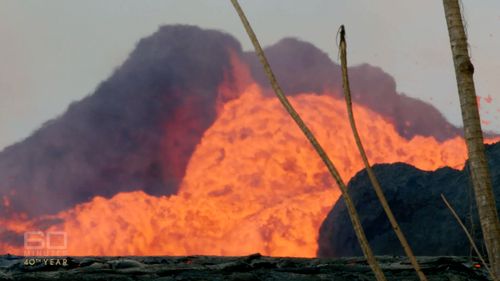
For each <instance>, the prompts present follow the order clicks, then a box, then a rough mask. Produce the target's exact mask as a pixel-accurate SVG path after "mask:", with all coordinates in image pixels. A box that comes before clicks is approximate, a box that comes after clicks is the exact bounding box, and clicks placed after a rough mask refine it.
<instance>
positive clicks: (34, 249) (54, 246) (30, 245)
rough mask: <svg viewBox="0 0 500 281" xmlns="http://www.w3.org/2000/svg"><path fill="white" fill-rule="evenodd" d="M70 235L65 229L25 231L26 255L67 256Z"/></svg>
mask: <svg viewBox="0 0 500 281" xmlns="http://www.w3.org/2000/svg"><path fill="white" fill-rule="evenodd" d="M67 252H68V235H67V234H66V232H65V231H48V232H45V233H44V232H43V231H28V232H25V233H24V256H25V257H26V256H66V255H67Z"/></svg>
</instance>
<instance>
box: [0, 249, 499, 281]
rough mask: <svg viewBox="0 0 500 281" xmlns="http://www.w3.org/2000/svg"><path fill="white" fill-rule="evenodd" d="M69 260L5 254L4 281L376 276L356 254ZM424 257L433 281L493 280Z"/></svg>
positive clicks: (398, 273) (409, 274)
mask: <svg viewBox="0 0 500 281" xmlns="http://www.w3.org/2000/svg"><path fill="white" fill-rule="evenodd" d="M46 259H47V258H46ZM64 259H65V260H62V259H61V258H60V259H59V260H57V259H55V260H52V261H50V259H48V260H43V258H42V260H41V261H37V260H32V259H31V258H25V257H21V256H11V255H4V256H0V280H40V281H43V280H157V281H160V280H161V281H167V280H287V281H291V280H336V281H347V280H366V281H368V280H375V278H374V277H373V274H372V272H371V270H370V268H369V266H368V265H367V263H366V261H365V260H364V259H363V258H356V257H355V258H343V259H327V258H312V259H309V258H279V257H265V256H261V255H260V254H253V255H250V256H243V257H216V256H183V257H167V256H164V257H161V256H159V257H67V258H64ZM378 260H379V262H380V263H381V267H382V269H383V270H384V273H385V275H386V277H387V279H388V280H398V281H404V280H418V279H417V277H416V275H415V274H414V271H413V269H412V268H411V266H410V264H409V262H408V261H407V260H406V259H405V258H400V257H387V256H384V257H379V258H378ZM419 262H420V264H421V265H422V269H423V271H424V272H425V274H426V275H427V276H428V278H429V280H431V281H448V280H449V281H462V280H463V281H465V280H489V279H488V278H487V272H486V271H485V269H484V268H483V267H479V266H478V263H477V262H476V261H473V260H471V259H469V258H467V257H420V258H419ZM51 263H52V265H51ZM64 263H65V264H66V265H63V264H64ZM30 264H31V265H30Z"/></svg>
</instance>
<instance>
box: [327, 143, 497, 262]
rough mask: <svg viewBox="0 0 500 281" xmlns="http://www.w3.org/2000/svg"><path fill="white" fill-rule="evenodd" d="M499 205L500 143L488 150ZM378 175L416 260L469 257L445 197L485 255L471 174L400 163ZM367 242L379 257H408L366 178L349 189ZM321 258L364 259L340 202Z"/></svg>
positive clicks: (358, 178) (363, 175) (330, 220)
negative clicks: (427, 257)
mask: <svg viewBox="0 0 500 281" xmlns="http://www.w3.org/2000/svg"><path fill="white" fill-rule="evenodd" d="M487 153H488V156H489V164H490V168H491V172H492V178H493V185H494V188H495V193H496V200H497V202H500V143H497V144H495V145H491V146H488V147H487ZM374 170H375V173H376V175H377V177H378V179H379V181H380V183H381V185H382V188H383V189H384V193H385V195H386V197H387V200H388V202H389V205H390V206H391V208H392V210H393V212H394V215H395V217H396V219H397V220H398V222H399V223H400V226H401V229H402V230H403V232H404V233H405V235H406V237H407V239H408V241H409V243H410V245H411V246H412V248H413V251H414V252H415V254H416V255H469V253H470V247H469V242H468V240H467V237H466V236H465V234H464V232H463V230H462V229H461V228H460V226H459V225H458V223H457V222H456V220H455V219H454V218H453V216H452V214H451V213H450V211H449V210H448V209H447V207H446V206H445V205H444V203H443V201H442V199H441V197H440V194H441V193H442V194H444V195H445V196H446V198H447V199H448V201H450V203H451V204H452V206H453V207H454V208H455V210H456V211H457V213H458V214H459V216H460V218H461V220H462V221H463V222H464V223H465V224H466V226H467V227H468V228H469V230H471V229H472V230H473V235H474V237H475V239H476V243H477V244H478V247H479V248H480V249H484V247H483V245H482V244H481V242H480V240H481V239H480V238H481V235H482V234H481V227H480V225H479V221H478V217H477V210H476V207H475V199H474V195H473V190H472V185H471V183H470V182H469V177H468V170H467V169H464V170H463V171H457V170H453V169H451V168H442V169H439V170H436V171H434V172H424V171H421V170H418V169H416V168H415V167H413V166H410V165H407V164H402V163H397V164H390V165H376V166H375V167H374ZM348 187H349V194H350V195H351V196H352V198H353V200H354V202H355V204H356V208H357V210H358V212H359V215H360V218H361V221H362V225H363V227H364V229H365V232H366V236H367V238H368V240H369V242H370V245H371V246H372V248H373V251H374V252H375V254H377V255H404V252H403V249H402V248H401V246H400V244H399V241H398V239H397V237H396V235H395V234H394V232H393V231H392V228H391V226H390V224H389V221H388V220H387V218H386V215H385V213H384V212H383V210H382V207H380V204H379V202H378V200H377V198H376V195H375V192H374V191H373V189H372V187H371V183H370V181H369V179H368V176H367V174H366V172H365V171H364V170H363V171H362V172H360V173H358V174H357V175H356V176H355V177H354V178H353V179H352V180H351V181H350V183H349V186H348ZM318 243H319V250H318V255H319V256H321V257H334V256H335V257H342V256H355V255H361V254H362V253H361V250H360V248H359V246H358V242H357V239H356V236H355V234H354V231H353V228H352V225H351V222H350V220H349V217H348V214H347V210H346V207H345V203H344V200H342V199H340V200H339V201H338V202H337V203H336V205H335V206H334V208H333V209H332V210H331V211H330V213H329V214H328V217H327V218H326V219H325V221H324V222H323V224H322V226H321V229H320V235H319V241H318Z"/></svg>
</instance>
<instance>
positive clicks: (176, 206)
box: [0, 84, 466, 257]
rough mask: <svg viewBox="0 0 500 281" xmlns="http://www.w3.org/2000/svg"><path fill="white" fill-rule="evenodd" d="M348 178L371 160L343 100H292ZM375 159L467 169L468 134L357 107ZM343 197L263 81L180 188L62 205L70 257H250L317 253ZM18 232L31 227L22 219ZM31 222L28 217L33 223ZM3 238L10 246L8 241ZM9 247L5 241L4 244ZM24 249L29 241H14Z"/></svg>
mask: <svg viewBox="0 0 500 281" xmlns="http://www.w3.org/2000/svg"><path fill="white" fill-rule="evenodd" d="M290 100H291V102H292V104H293V105H294V106H295V107H296V109H297V111H298V112H299V114H301V115H302V117H303V118H304V120H305V122H306V123H307V124H308V125H309V127H310V128H311V129H312V131H313V132H314V133H315V134H316V136H317V138H318V140H319V141H320V143H321V144H322V145H323V147H324V148H325V149H326V151H327V152H328V153H329V156H330V157H331V159H332V160H333V162H334V163H335V164H336V165H337V168H338V169H339V171H340V173H341V175H342V177H343V178H344V180H345V181H346V182H347V181H348V180H349V179H350V178H351V177H353V176H354V175H355V174H356V173H357V172H358V171H360V170H361V169H362V168H363V166H362V162H361V160H360V157H359V154H358V151H357V149H356V147H355V144H354V140H353V138H352V135H351V131H350V127H349V123H348V121H347V115H346V110H345V104H344V101H343V100H337V99H335V98H333V97H332V95H317V94H314V93H304V94H301V95H298V96H295V97H291V98H290ZM354 111H355V114H356V119H357V121H358V128H359V131H360V134H361V137H362V139H363V142H364V145H365V148H366V150H367V152H368V157H369V159H370V161H371V162H372V163H382V162H383V163H391V162H406V163H409V164H411V165H414V166H416V167H418V168H420V169H423V170H434V169H437V168H439V167H442V166H445V165H447V166H451V167H455V168H461V167H462V165H463V163H464V161H465V158H466V148H465V144H464V142H463V140H462V139H461V138H455V139H452V140H449V141H446V142H444V143H440V142H438V141H436V140H435V139H434V138H432V137H420V136H417V137H415V138H413V139H411V140H406V139H404V138H402V137H401V136H399V134H398V133H397V132H396V131H395V129H394V127H393V125H392V124H390V123H389V122H388V121H386V120H385V119H384V118H383V117H382V116H380V115H378V114H377V113H374V112H373V111H371V110H368V109H367V108H365V107H362V106H355V108H354ZM339 196H340V191H339V190H338V188H337V187H336V184H335V183H334V181H333V180H332V178H331V177H330V175H329V174H328V172H327V170H326V168H325V167H324V165H323V163H322V162H321V160H320V158H319V157H318V156H317V154H316V153H315V152H314V150H313V149H312V147H311V145H310V144H309V143H308V141H307V140H306V139H305V137H304V136H303V134H302V133H301V131H300V130H299V129H298V128H297V126H296V125H295V124H294V123H293V121H292V120H291V118H290V117H289V116H288V115H287V113H286V112H285V111H284V109H283V108H282V105H281V104H280V103H279V101H278V100H277V99H276V98H274V97H264V96H263V95H262V93H261V90H260V89H259V87H258V86H256V85H255V84H251V85H250V86H249V87H247V88H246V89H245V90H244V91H243V94H241V95H240V97H239V98H237V99H233V100H231V101H229V102H227V103H225V104H223V105H222V109H221V110H220V113H219V117H218V118H217V120H216V121H215V123H214V124H213V125H212V127H211V128H209V129H208V130H207V131H206V132H205V134H204V136H203V138H202V140H201V142H200V143H199V144H198V146H197V148H196V150H195V152H194V154H193V155H192V157H191V159H190V162H189V164H188V167H187V170H186V173H185V177H184V180H183V182H182V185H181V188H180V191H179V193H178V194H177V195H174V196H163V197H154V196H150V195H147V194H145V193H143V192H141V191H137V192H127V193H120V194H117V195H116V196H114V197H113V198H111V199H105V198H102V197H95V198H93V199H92V200H91V201H90V202H87V203H84V204H80V205H77V206H75V207H74V208H73V209H71V210H67V211H64V212H61V213H60V214H58V215H57V217H59V218H61V219H62V220H63V221H64V222H63V223H62V224H61V225H58V226H53V227H52V229H53V230H56V229H58V230H65V231H67V233H68V254H70V255H193V254H203V255H244V254H250V253H254V252H260V253H261V254H264V255H271V256H302V257H313V256H315V255H316V250H317V242H316V241H317V237H318V230H319V227H320V225H321V223H322V221H323V220H324V218H325V217H326V215H327V213H328V211H329V210H330V209H331V208H332V206H333V204H334V203H335V202H336V200H337V199H338V198H339ZM15 226H16V228H15V230H16V231H21V228H23V227H20V226H19V225H15ZM28 227H30V224H24V229H26V228H28ZM0 246H2V245H0ZM4 247H5V246H4ZM8 250H9V251H10V252H13V253H16V252H17V253H19V252H22V251H21V249H13V248H8Z"/></svg>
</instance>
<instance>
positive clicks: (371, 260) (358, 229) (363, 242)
mask: <svg viewBox="0 0 500 281" xmlns="http://www.w3.org/2000/svg"><path fill="white" fill-rule="evenodd" d="M231 2H232V3H233V6H234V8H235V10H236V12H237V13H238V15H239V17H240V19H241V22H242V23H243V26H244V27H245V30H246V32H247V34H248V36H249V37H250V40H251V41H252V44H253V46H254V48H255V52H256V53H257V56H258V57H259V60H260V62H261V64H262V65H263V67H264V71H265V72H266V75H267V78H268V79H269V82H270V83H271V85H272V87H273V90H274V92H275V93H276V96H277V97H278V99H279V100H280V102H281V103H282V104H283V106H284V107H285V109H286V111H287V112H288V113H289V114H290V116H291V117H292V118H293V120H294V121H295V123H297V125H298V126H299V128H300V129H301V130H302V132H303V133H304V135H305V136H306V137H307V139H308V140H309V142H310V143H311V144H312V146H313V147H314V149H315V150H316V152H317V153H318V154H319V156H320V157H321V159H322V160H323V162H324V163H325V165H326V167H327V168H328V171H329V172H330V174H331V175H332V177H333V178H334V179H335V181H336V182H337V184H338V185H339V187H340V190H341V191H342V196H343V197H344V201H345V204H346V207H347V210H348V212H349V216H350V218H351V221H352V224H353V227H354V231H355V233H356V236H357V237H358V241H359V244H360V246H361V249H362V250H363V253H364V255H365V257H366V259H367V261H368V264H369V265H370V267H371V269H372V270H373V273H374V274H375V277H376V279H377V280H378V281H385V280H386V278H385V276H384V273H383V272H382V269H381V268H380V265H379V264H378V263H377V260H376V259H375V256H374V255H373V252H372V250H371V248H370V245H369V244H368V240H367V239H366V235H365V232H364V231H363V228H362V226H361V222H360V220H359V217H358V213H357V212H356V208H355V207H354V203H353V202H352V199H351V197H350V196H349V194H348V193H347V187H346V185H345V184H344V181H343V180H342V178H341V176H340V174H339V172H338V171H337V169H336V168H335V166H334V165H333V163H332V161H331V160H330V158H329V157H328V155H327V154H326V152H325V151H324V149H323V148H322V147H321V145H320V144H319V142H318V141H317V140H316V137H314V135H313V133H312V132H311V130H310V129H309V128H308V127H307V125H306V124H305V123H304V121H303V120H302V118H300V116H299V114H298V113H297V111H295V109H294V108H293V106H292V105H291V104H290V102H289V101H288V99H287V98H286V96H285V95H284V94H283V91H282V90H281V87H280V86H279V84H278V81H277V80H276V77H275V76H274V73H273V71H272V69H271V66H270V65H269V63H268V61H267V58H266V56H265V55H264V51H263V50H262V47H261V46H260V43H259V41H258V40H257V36H256V35H255V33H254V32H253V30H252V27H251V26H250V23H249V22H248V19H247V18H246V16H245V13H244V12H243V10H242V9H241V7H240V5H239V3H238V1H237V0H231Z"/></svg>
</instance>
